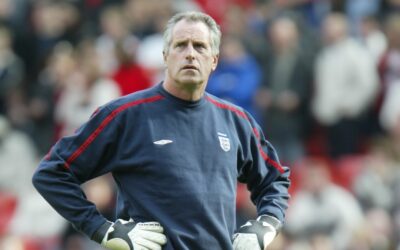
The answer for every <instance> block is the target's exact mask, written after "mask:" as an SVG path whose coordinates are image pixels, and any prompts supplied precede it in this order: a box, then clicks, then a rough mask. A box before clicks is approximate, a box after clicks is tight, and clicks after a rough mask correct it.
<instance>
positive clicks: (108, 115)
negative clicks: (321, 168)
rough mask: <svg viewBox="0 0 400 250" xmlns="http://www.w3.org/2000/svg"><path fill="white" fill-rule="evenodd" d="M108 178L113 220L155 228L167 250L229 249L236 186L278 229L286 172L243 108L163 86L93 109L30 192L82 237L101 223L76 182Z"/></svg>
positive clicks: (48, 160)
mask: <svg viewBox="0 0 400 250" xmlns="http://www.w3.org/2000/svg"><path fill="white" fill-rule="evenodd" d="M109 172H111V173H112V175H113V177H114V179H115V181H116V184H117V187H118V199H117V211H116V213H117V214H116V216H117V218H123V219H129V218H133V219H134V220H135V221H136V222H145V221H158V222H160V224H161V225H162V226H163V227H164V229H165V234H166V236H167V239H168V242H167V244H166V245H165V246H164V247H163V249H166V250H172V249H175V250H178V249H179V250H184V249H191V250H193V249H196V250H200V249H213V250H214V249H215V250H217V249H224V250H229V249H232V243H231V237H232V234H233V233H234V230H235V228H236V222H235V212H236V211H235V197H236V183H237V180H239V181H240V182H244V183H247V186H248V188H249V190H250V192H251V199H252V201H253V202H254V203H255V204H256V206H257V210H258V214H259V215H262V214H267V215H271V216H274V217H275V218H277V219H279V220H280V221H283V220H284V213H285V210H286V208H287V202H288V186H289V169H288V168H287V167H283V166H281V165H280V163H279V160H278V157H277V155H276V153H275V151H274V149H273V147H272V146H271V145H270V144H269V143H268V142H267V141H266V140H265V139H264V136H263V133H262V132H261V130H260V127H259V126H258V125H257V124H256V122H255V121H254V119H253V118H252V117H251V116H250V115H249V114H248V113H247V112H246V111H244V110H243V109H241V108H239V107H237V106H234V105H233V104H230V103H228V102H226V101H223V100H221V99H218V98H216V97H214V96H212V95H210V94H207V93H206V94H205V95H204V96H203V97H202V98H201V99H200V100H199V101H196V102H188V101H184V100H181V99H178V98H176V97H174V96H172V95H171V94H169V93H168V92H166V91H165V90H164V88H163V87H162V84H159V85H157V86H155V87H153V88H151V89H147V90H144V91H141V92H136V93H133V94H130V95H127V96H124V97H121V98H119V99H117V100H114V101H112V102H110V103H108V104H106V105H104V106H102V107H100V108H99V109H98V110H97V111H96V112H95V113H94V114H93V115H92V117H91V118H90V120H89V121H88V122H87V123H86V124H84V125H83V126H82V127H81V128H79V129H78V130H77V132H76V133H75V134H74V135H72V136H69V137H65V138H62V139H61V140H59V141H58V142H57V143H56V144H55V145H54V146H53V147H52V149H51V150H50V152H49V153H48V155H47V156H46V157H44V159H43V160H42V161H41V162H40V165H39V167H38V168H37V170H36V172H35V174H34V176H33V183H34V186H35V187H36V188H37V190H38V191H39V192H40V193H41V194H42V196H43V197H44V198H45V199H46V200H47V201H48V202H49V203H50V204H51V205H52V206H53V207H54V208H55V210H57V211H58V212H59V213H60V214H61V215H62V216H63V217H65V218H66V219H67V220H68V221H70V222H71V223H72V224H73V225H74V227H75V228H76V229H78V230H80V231H82V232H83V233H85V234H86V235H88V236H89V237H91V236H92V235H93V234H94V232H95V231H96V230H97V229H99V228H100V226H101V225H103V224H104V223H105V222H106V219H105V218H104V217H103V216H102V215H101V214H100V213H99V212H98V211H97V209H96V207H95V205H94V204H92V203H91V202H89V201H87V200H86V198H85V195H84V193H83V191H82V189H81V187H80V185H81V184H82V183H84V182H85V181H88V180H90V179H93V178H95V177H97V176H100V175H104V174H106V173H109Z"/></svg>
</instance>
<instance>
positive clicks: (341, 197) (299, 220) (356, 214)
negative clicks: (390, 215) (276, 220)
mask: <svg viewBox="0 0 400 250" xmlns="http://www.w3.org/2000/svg"><path fill="white" fill-rule="evenodd" d="M299 167H301V185H302V189H301V190H300V191H299V192H297V193H296V194H295V195H294V197H293V198H292V203H291V206H290V207H289V210H288V216H287V222H286V230H287V233H288V234H289V235H290V237H292V238H293V239H294V243H295V244H299V243H300V244H307V245H311V246H312V245H314V248H312V249H336V250H340V249H347V246H348V244H349V242H350V240H351V239H352V236H353V234H354V233H355V232H356V231H357V230H358V229H359V227H360V226H361V225H362V222H363V214H362V211H361V208H360V207H359V205H358V202H357V200H356V199H355V198H354V196H353V195H352V194H351V193H349V192H348V191H346V190H345V189H343V188H341V187H339V186H337V185H335V184H334V183H333V182H332V181H331V175H330V170H329V165H328V164H327V163H326V162H325V161H324V160H322V159H318V158H308V159H305V160H304V162H302V164H301V166H299ZM317 246H319V247H317ZM321 247H322V248H321ZM294 249H296V248H294ZM306 249H307V248H306Z"/></svg>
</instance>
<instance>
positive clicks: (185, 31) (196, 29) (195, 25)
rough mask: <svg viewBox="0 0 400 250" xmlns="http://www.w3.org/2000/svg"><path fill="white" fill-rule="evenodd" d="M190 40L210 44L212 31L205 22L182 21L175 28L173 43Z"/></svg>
mask: <svg viewBox="0 0 400 250" xmlns="http://www.w3.org/2000/svg"><path fill="white" fill-rule="evenodd" d="M188 39H191V40H199V41H204V42H209V41H210V30H209V29H208V27H207V25H206V24H205V23H203V22H193V21H187V20H181V21H179V22H178V23H176V24H175V26H174V29H173V31H172V41H178V40H188Z"/></svg>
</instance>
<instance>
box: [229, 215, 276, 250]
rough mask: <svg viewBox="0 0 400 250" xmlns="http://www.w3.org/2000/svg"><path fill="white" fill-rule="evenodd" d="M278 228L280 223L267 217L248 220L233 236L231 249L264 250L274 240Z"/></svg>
mask: <svg viewBox="0 0 400 250" xmlns="http://www.w3.org/2000/svg"><path fill="white" fill-rule="evenodd" d="M279 227H280V222H279V221H278V220H277V219H275V218H274V217H271V216H268V215H263V216H260V217H258V218H257V220H250V221H248V222H247V223H246V224H244V225H243V226H241V227H240V228H239V230H238V231H237V233H235V234H234V235H233V249H234V250H265V249H267V246H268V245H269V244H270V243H271V242H272V240H273V239H274V238H275V236H276V231H277V228H279Z"/></svg>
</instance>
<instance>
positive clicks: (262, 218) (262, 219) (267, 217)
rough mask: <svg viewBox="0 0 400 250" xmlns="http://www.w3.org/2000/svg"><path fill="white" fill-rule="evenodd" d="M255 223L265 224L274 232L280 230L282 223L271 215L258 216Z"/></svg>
mask: <svg viewBox="0 0 400 250" xmlns="http://www.w3.org/2000/svg"><path fill="white" fill-rule="evenodd" d="M257 221H260V222H265V223H267V224H268V225H270V226H271V227H272V228H274V229H275V231H276V232H279V231H280V229H281V228H282V222H281V221H279V220H278V219H277V218H275V217H273V216H271V215H260V216H258V218H257Z"/></svg>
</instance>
